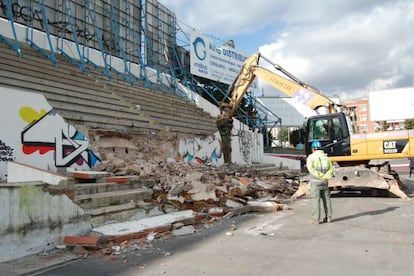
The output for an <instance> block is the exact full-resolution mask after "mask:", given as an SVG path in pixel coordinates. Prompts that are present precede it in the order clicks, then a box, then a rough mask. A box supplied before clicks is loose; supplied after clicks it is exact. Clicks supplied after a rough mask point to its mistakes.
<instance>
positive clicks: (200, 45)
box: [190, 31, 257, 89]
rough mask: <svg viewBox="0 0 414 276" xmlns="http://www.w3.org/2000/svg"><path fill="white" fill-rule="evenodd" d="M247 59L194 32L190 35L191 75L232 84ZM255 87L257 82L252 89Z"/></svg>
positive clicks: (235, 51)
mask: <svg viewBox="0 0 414 276" xmlns="http://www.w3.org/2000/svg"><path fill="white" fill-rule="evenodd" d="M246 58H247V57H246V56H245V55H243V54H242V53H240V52H238V51H237V50H236V49H234V48H232V47H229V46H226V45H216V44H215V43H214V41H213V40H212V39H211V38H209V37H208V36H204V35H202V34H200V33H197V32H195V31H192V32H191V35H190V63H191V66H190V71H191V74H193V75H196V76H199V77H203V78H206V79H210V80H212V81H218V82H222V83H225V84H229V85H230V84H232V83H233V81H234V80H235V79H236V77H237V75H238V74H239V72H240V68H241V66H242V65H243V62H244V61H245V59H246ZM256 87H257V80H256V81H255V82H254V83H253V84H252V89H254V88H256Z"/></svg>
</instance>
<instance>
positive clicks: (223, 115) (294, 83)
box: [217, 53, 339, 163]
mask: <svg viewBox="0 0 414 276" xmlns="http://www.w3.org/2000/svg"><path fill="white" fill-rule="evenodd" d="M261 58H263V59H265V60H266V61H267V62H269V63H270V64H271V65H273V67H274V68H275V69H276V70H278V71H280V72H281V73H283V74H284V75H285V76H287V77H288V78H285V77H283V76H281V75H279V74H277V73H276V72H272V71H270V70H269V69H266V68H264V67H262V66H260V65H259V61H260V59H261ZM256 77H259V78H260V79H262V80H264V81H266V82H268V83H269V84H270V85H272V86H273V87H274V88H276V89H278V90H280V91H281V92H283V93H285V94H286V95H287V96H290V97H292V98H294V99H295V100H296V101H297V102H299V103H302V104H304V105H306V106H308V107H309V108H311V109H313V110H317V109H318V108H319V107H325V108H326V109H327V111H328V113H335V112H337V110H336V108H337V107H339V105H337V104H336V103H335V102H333V101H332V100H331V99H329V98H328V97H326V96H324V95H323V94H321V93H320V92H319V91H318V90H317V89H316V88H314V87H312V86H310V85H308V84H306V83H303V82H301V81H299V80H298V79H297V78H296V77H294V76H293V75H292V74H290V73H289V72H288V71H286V70H285V69H283V68H282V67H281V66H280V65H278V64H274V63H272V62H271V61H270V60H268V59H266V58H264V57H262V56H261V54H260V53H256V54H254V55H252V56H250V57H249V58H247V59H246V60H245V61H244V63H243V65H242V67H241V69H240V73H239V75H238V76H237V78H236V79H235V81H234V82H233V84H232V85H231V86H230V88H229V92H228V95H230V96H231V97H230V101H229V102H226V99H225V100H223V101H222V102H221V103H220V105H219V108H220V114H219V115H218V117H217V128H218V129H219V132H220V135H221V138H222V151H223V155H224V163H231V130H232V127H233V119H232V118H233V113H234V112H235V110H236V109H237V107H238V106H239V104H240V102H241V101H242V99H243V97H244V96H245V94H246V92H247V91H248V89H249V88H250V86H251V84H252V83H253V81H254V80H255V79H256Z"/></svg>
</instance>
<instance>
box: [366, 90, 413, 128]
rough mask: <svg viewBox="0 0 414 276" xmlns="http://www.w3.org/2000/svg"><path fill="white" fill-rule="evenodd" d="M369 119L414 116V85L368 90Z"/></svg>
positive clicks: (387, 119)
mask: <svg viewBox="0 0 414 276" xmlns="http://www.w3.org/2000/svg"><path fill="white" fill-rule="evenodd" d="M369 112H370V120H371V121H389V120H405V119H413V118H414V87H408V88H398V89H388V90H382V91H372V92H369Z"/></svg>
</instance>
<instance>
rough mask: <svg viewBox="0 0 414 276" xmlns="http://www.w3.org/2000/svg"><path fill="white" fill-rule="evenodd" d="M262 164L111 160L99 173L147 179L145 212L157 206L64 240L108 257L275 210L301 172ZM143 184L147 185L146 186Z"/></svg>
mask: <svg viewBox="0 0 414 276" xmlns="http://www.w3.org/2000/svg"><path fill="white" fill-rule="evenodd" d="M263 168H264V167H262V166H252V165H245V166H236V165H231V166H221V167H211V166H204V165H199V164H192V163H182V162H171V161H170V162H163V161H161V160H156V159H153V160H148V161H145V162H143V161H142V159H141V160H140V159H137V160H135V161H132V162H125V160H122V159H116V158H112V159H110V160H108V161H105V162H103V163H102V164H101V165H100V166H99V167H98V169H99V170H100V171H102V172H108V173H109V174H110V175H111V176H115V177H128V178H129V179H130V181H134V180H136V181H138V180H141V182H142V180H143V179H146V180H148V181H146V182H145V183H150V184H147V185H148V187H147V188H150V189H152V191H153V194H152V199H151V200H149V201H146V202H144V203H141V205H142V206H143V208H145V206H147V208H149V209H150V208H154V207H156V208H158V209H159V210H160V213H159V214H158V215H154V216H151V217H145V218H140V219H134V220H131V221H126V222H114V223H109V224H105V225H102V226H98V227H95V228H93V229H92V231H91V232H90V233H89V234H88V236H87V237H66V238H65V241H64V243H65V245H66V246H68V247H69V248H74V249H76V252H81V253H80V254H85V251H84V250H81V249H80V248H79V247H81V248H83V249H85V250H87V252H89V253H93V254H98V255H99V254H102V255H107V256H108V255H109V256H113V257H114V258H117V255H119V254H120V252H123V251H125V250H136V248H137V247H140V246H145V245H148V243H151V242H152V241H153V240H155V239H163V238H169V237H173V236H179V235H188V234H192V233H195V232H197V231H198V229H199V228H200V227H201V226H206V225H208V224H210V223H215V222H217V221H218V220H220V219H226V218H229V217H232V216H238V215H242V214H245V213H248V212H277V211H283V210H286V209H289V207H288V205H287V203H288V202H289V200H290V198H291V196H292V195H293V194H294V193H295V192H296V190H297V188H298V187H299V177H300V176H301V175H300V172H298V171H290V170H277V169H275V168H274V167H273V168H271V169H269V170H266V169H263ZM143 183H144V182H143Z"/></svg>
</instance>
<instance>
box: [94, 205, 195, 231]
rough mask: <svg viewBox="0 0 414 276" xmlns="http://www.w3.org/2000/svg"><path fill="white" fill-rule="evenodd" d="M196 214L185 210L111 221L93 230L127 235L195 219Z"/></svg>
mask: <svg viewBox="0 0 414 276" xmlns="http://www.w3.org/2000/svg"><path fill="white" fill-rule="evenodd" d="M195 217H196V214H195V212H194V211H193V210H185V211H180V212H175V213H170V214H165V215H159V216H154V217H149V218H143V219H140V220H135V221H126V222H121V223H111V224H107V225H102V226H99V227H96V228H93V229H92V231H93V232H98V233H101V234H103V235H105V236H117V235H127V234H132V233H135V232H140V231H143V230H145V229H147V228H154V227H160V226H165V225H169V224H172V223H175V222H178V221H182V220H189V219H194V218H195Z"/></svg>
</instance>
